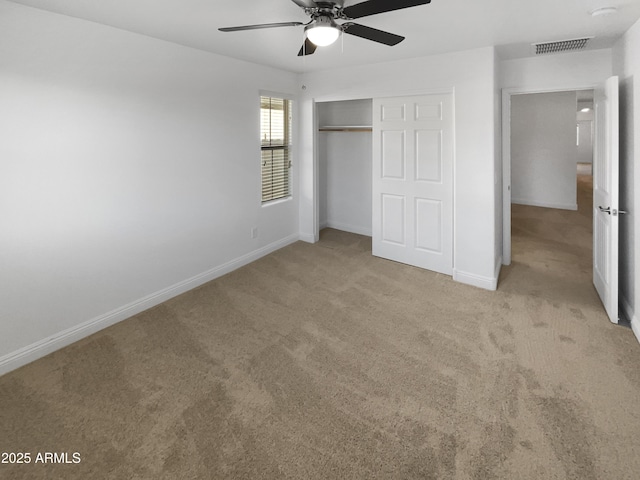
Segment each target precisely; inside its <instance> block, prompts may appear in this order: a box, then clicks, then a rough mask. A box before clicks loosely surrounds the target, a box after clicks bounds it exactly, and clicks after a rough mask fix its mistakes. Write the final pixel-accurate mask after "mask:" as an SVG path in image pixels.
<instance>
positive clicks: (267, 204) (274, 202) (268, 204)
mask: <svg viewBox="0 0 640 480" xmlns="http://www.w3.org/2000/svg"><path fill="white" fill-rule="evenodd" d="M292 200H293V197H292V196H288V197H286V198H278V199H277V200H269V201H268V202H264V203H262V204H260V206H261V207H262V208H266V207H271V206H272V205H280V204H281V203H287V202H291V201H292Z"/></svg>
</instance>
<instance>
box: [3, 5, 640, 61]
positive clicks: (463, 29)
mask: <svg viewBox="0 0 640 480" xmlns="http://www.w3.org/2000/svg"><path fill="white" fill-rule="evenodd" d="M10 1H13V2H15V3H20V4H24V5H29V6H33V7H36V8H40V9H43V10H49V11H52V12H56V13H61V14H64V15H69V16H72V17H78V18H82V19H86V20H91V21H94V22H98V23H102V24H105V25H111V26H114V27H117V28H121V29H124V30H128V31H131V32H136V33H140V34H143V35H148V36H151V37H155V38H159V39H163V40H167V41H170V42H174V43H178V44H181V45H186V46H190V47H194V48H198V49H201V50H206V51H210V52H214V53H219V54H222V55H227V56H230V57H235V58H239V59H243V60H247V61H250V62H256V63H261V64H265V65H270V66H273V67H276V68H281V69H285V70H290V71H294V72H307V71H315V70H323V69H328V68H336V67H342V66H347V65H357V64H366V63H377V62H384V61H390V60H396V59H401V58H410V57H420V56H425V55H433V54H438V53H445V52H451V51H456V50H466V49H472V48H476V47H485V46H491V45H495V46H497V47H498V53H499V54H500V56H501V57H502V58H516V57H524V56H529V55H531V44H532V43H538V42H546V41H555V40H567V39H573V38H580V37H587V36H589V37H591V36H593V37H595V38H594V39H593V40H592V41H591V42H590V46H589V47H588V48H590V49H595V48H607V47H611V46H612V45H613V44H614V43H615V41H616V40H617V39H618V38H619V37H620V36H621V35H622V34H623V33H624V32H625V31H626V30H627V29H628V28H629V27H630V26H631V25H633V24H634V23H635V21H636V20H637V19H638V18H640V0H432V2H431V4H429V5H422V6H418V7H413V8H408V9H404V10H399V11H395V12H389V13H384V14H380V15H375V16H370V17H364V18H361V19H359V20H357V22H358V23H361V24H363V25H367V26H370V27H374V28H378V29H381V30H385V31H389V32H391V33H395V34H398V35H403V36H405V37H406V40H404V42H402V43H400V44H399V45H396V46H394V47H388V46H386V45H382V44H378V43H375V42H371V41H367V40H363V39H361V38H358V37H354V36H352V35H343V36H342V37H343V39H342V40H338V42H336V43H335V44H334V45H332V46H330V47H324V48H318V50H317V51H316V53H315V54H314V55H310V56H308V57H305V58H301V57H298V56H297V53H298V50H299V48H300V46H301V45H302V42H303V27H285V28H274V29H267V30H253V31H244V32H232V33H222V32H219V31H218V28H219V27H230V26H237V25H248V24H256V23H271V22H290V21H299V22H306V21H307V20H308V17H307V16H306V15H305V13H304V11H303V10H302V9H301V8H300V7H298V6H297V5H296V4H294V3H293V2H292V1H291V0H108V1H107V0H10ZM360 2H361V0H346V1H345V2H344V3H345V6H348V5H353V4H356V3H360ZM608 6H615V7H617V8H618V13H617V14H616V15H610V16H596V17H592V16H591V15H590V14H589V12H591V11H592V10H594V9H595V8H598V7H608Z"/></svg>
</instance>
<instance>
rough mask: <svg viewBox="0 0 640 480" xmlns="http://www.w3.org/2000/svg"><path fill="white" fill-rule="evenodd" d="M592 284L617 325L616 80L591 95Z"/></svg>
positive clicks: (611, 79) (610, 79)
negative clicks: (592, 116) (592, 97)
mask: <svg viewBox="0 0 640 480" xmlns="http://www.w3.org/2000/svg"><path fill="white" fill-rule="evenodd" d="M594 103H595V139H594V140H595V141H594V150H593V283H594V285H595V287H596V290H597V291H598V295H600V299H601V300H602V303H603V304H604V308H605V309H606V310H607V315H608V316H609V319H610V320H611V321H612V322H613V323H618V225H619V219H620V214H621V212H620V206H619V198H618V197H619V195H618V191H619V173H618V168H619V167H618V77H611V78H609V79H607V81H606V82H605V84H604V85H601V86H599V87H598V88H596V89H595V92H594Z"/></svg>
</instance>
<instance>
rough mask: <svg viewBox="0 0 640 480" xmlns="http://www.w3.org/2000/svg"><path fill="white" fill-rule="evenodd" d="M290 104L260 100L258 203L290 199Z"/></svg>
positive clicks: (280, 100) (277, 100) (272, 100)
mask: <svg viewBox="0 0 640 480" xmlns="http://www.w3.org/2000/svg"><path fill="white" fill-rule="evenodd" d="M291 103H292V102H291V100H286V99H284V98H272V97H260V146H261V150H262V152H261V153H262V155H261V163H262V203H265V202H270V201H272V200H277V199H279V198H286V197H289V196H291V179H290V175H289V171H290V170H291V157H290V151H291Z"/></svg>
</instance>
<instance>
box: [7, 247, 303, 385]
mask: <svg viewBox="0 0 640 480" xmlns="http://www.w3.org/2000/svg"><path fill="white" fill-rule="evenodd" d="M299 239H300V238H299V236H298V235H290V236H289V237H286V238H283V239H282V240H278V241H277V242H273V243H271V244H269V245H266V246H264V247H262V248H259V249H257V250H254V251H253V252H249V253H248V254H246V255H243V256H241V257H238V258H236V259H234V260H231V261H230V262H227V263H224V264H222V265H220V266H218V267H215V268H212V269H210V270H207V271H206V272H203V273H201V274H199V275H196V276H194V277H191V278H189V279H186V280H183V281H182V282H178V283H176V284H174V285H172V286H170V287H167V288H164V289H162V290H159V291H157V292H155V293H152V294H150V295H147V296H146V297H143V298H141V299H139V300H136V301H133V302H131V303H129V304H127V305H123V306H122V307H119V308H116V309H115V310H112V311H110V312H107V313H105V314H103V315H99V316H97V317H95V318H92V319H91V320H88V321H86V322H84V323H81V324H79V325H76V326H74V327H71V328H68V329H66V330H63V331H61V332H58V333H56V334H54V335H51V336H50V337H47V338H45V339H43V340H40V341H38V342H35V343H32V344H31V345H27V346H26V347H23V348H21V349H19V350H16V351H14V352H11V353H9V354H7V355H4V356H2V357H0V375H4V374H5V373H8V372H10V371H12V370H15V369H16V368H19V367H22V366H23V365H26V364H27V363H31V362H33V361H34V360H37V359H39V358H42V357H44V356H45V355H48V354H50V353H52V352H55V351H56V350H59V349H61V348H63V347H66V346H67V345H71V344H72V343H74V342H77V341H78V340H81V339H83V338H85V337H88V336H89V335H92V334H94V333H96V332H99V331H100V330H103V329H105V328H107V327H109V326H111V325H114V324H116V323H118V322H121V321H122V320H126V319H127V318H129V317H132V316H133V315H136V314H138V313H140V312H143V311H145V310H148V309H149V308H152V307H155V306H156V305H159V304H161V303H162V302H166V301H167V300H169V299H170V298H173V297H175V296H177V295H180V294H181V293H184V292H187V291H189V290H192V289H194V288H196V287H199V286H200V285H202V284H204V283H207V282H210V281H211V280H214V279H216V278H218V277H221V276H222V275H225V274H227V273H229V272H232V271H233V270H236V269H238V268H240V267H242V266H244V265H247V264H249V263H251V262H253V261H255V260H258V259H259V258H261V257H264V256H265V255H268V254H269V253H271V252H275V251H276V250H279V249H281V248H283V247H286V246H287V245H290V244H291V243H294V242H296V241H298V240H299Z"/></svg>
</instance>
